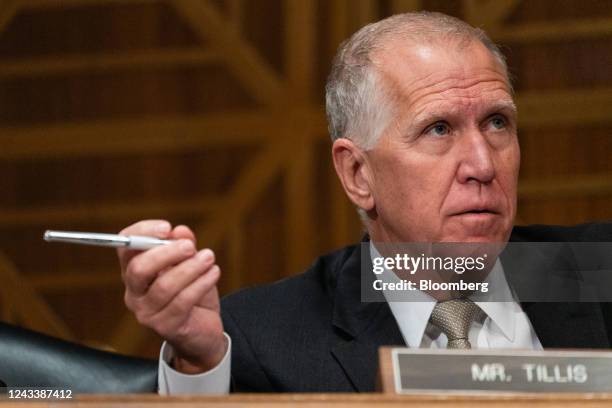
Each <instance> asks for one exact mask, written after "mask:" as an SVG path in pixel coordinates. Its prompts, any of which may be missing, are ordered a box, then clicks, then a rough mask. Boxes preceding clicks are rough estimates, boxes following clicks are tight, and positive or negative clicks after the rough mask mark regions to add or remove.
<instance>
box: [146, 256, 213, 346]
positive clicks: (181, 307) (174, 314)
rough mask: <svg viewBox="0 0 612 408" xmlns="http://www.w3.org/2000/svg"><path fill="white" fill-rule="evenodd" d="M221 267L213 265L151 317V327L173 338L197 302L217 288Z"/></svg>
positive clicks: (164, 335) (163, 335)
mask: <svg viewBox="0 0 612 408" xmlns="http://www.w3.org/2000/svg"><path fill="white" fill-rule="evenodd" d="M220 276H221V269H220V268H219V266H218V265H213V266H212V267H211V268H210V269H209V271H208V272H207V273H205V274H204V275H202V276H200V277H199V278H198V279H196V280H195V281H194V282H193V283H191V284H190V285H189V286H188V287H187V288H185V289H184V290H182V291H181V292H180V293H179V294H178V295H177V296H175V297H174V299H172V301H171V302H170V303H169V304H168V305H167V306H166V307H165V308H164V309H162V310H161V311H160V312H159V313H157V314H156V315H154V316H152V317H151V318H150V324H151V327H152V328H153V329H154V330H155V331H156V332H157V333H159V334H161V335H162V337H167V338H172V335H173V334H174V335H176V332H177V330H178V328H179V327H180V326H181V325H182V324H183V323H184V322H185V321H186V320H187V319H188V318H189V317H190V314H191V310H192V309H193V308H194V307H195V306H196V305H197V303H198V302H199V301H200V299H202V298H203V297H204V296H206V294H207V293H209V292H210V291H211V290H213V289H214V288H215V285H216V284H217V282H218V280H219V277H220Z"/></svg>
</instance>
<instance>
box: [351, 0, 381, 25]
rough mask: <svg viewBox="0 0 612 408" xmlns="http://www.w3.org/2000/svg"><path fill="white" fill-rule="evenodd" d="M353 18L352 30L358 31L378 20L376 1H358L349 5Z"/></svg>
mask: <svg viewBox="0 0 612 408" xmlns="http://www.w3.org/2000/svg"><path fill="white" fill-rule="evenodd" d="M350 4H351V9H350V10H352V12H353V16H354V20H353V21H354V26H353V27H352V28H353V29H354V30H358V29H360V28H361V27H363V26H364V25H366V24H369V23H372V22H374V21H376V20H377V19H378V10H377V5H378V2H377V1H376V0H359V1H353V2H351V3H350Z"/></svg>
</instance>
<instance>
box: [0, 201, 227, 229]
mask: <svg viewBox="0 0 612 408" xmlns="http://www.w3.org/2000/svg"><path fill="white" fill-rule="evenodd" d="M221 202H222V201H221V199H220V198H200V199H192V200H173V201H167V202H150V201H143V202H137V201H136V202H121V203H90V204H71V205H70V206H52V207H35V208H23V207H22V208H16V209H13V208H2V207H0V226H2V227H9V226H10V227H12V226H32V225H53V224H63V223H67V224H73V223H79V222H91V221H106V222H111V221H114V220H117V221H123V220H126V219H134V220H136V219H150V218H157V217H160V216H164V217H180V216H184V215H187V216H192V215H205V214H207V213H210V212H213V211H214V210H216V209H217V208H218V207H219V205H220V204H221Z"/></svg>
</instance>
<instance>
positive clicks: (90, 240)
mask: <svg viewBox="0 0 612 408" xmlns="http://www.w3.org/2000/svg"><path fill="white" fill-rule="evenodd" d="M44 239H45V241H47V242H67V243H70V244H81V245H95V246H106V247H113V248H121V247H125V248H130V249H150V248H153V247H156V246H160V245H168V244H170V243H171V242H172V241H170V240H167V239H159V238H154V237H143V236H139V235H118V234H100V233H97V232H76V231H51V230H47V231H45V235H44Z"/></svg>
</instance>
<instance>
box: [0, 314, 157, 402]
mask: <svg viewBox="0 0 612 408" xmlns="http://www.w3.org/2000/svg"><path fill="white" fill-rule="evenodd" d="M157 364H158V363H157V361H156V360H148V359H141V358H134V357H128V356H123V355H120V354H116V353H110V352H106V351H100V350H96V349H92V348H89V347H85V346H81V345H78V344H75V343H71V342H68V341H64V340H60V339H57V338H54V337H50V336H47V335H44V334H41V333H37V332H34V331H31V330H27V329H23V328H20V327H17V326H13V325H10V324H6V323H2V322H0V382H4V383H6V386H7V387H38V388H43V387H51V388H58V389H70V390H72V391H73V392H74V393H99V394H114V393H143V392H157Z"/></svg>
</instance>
